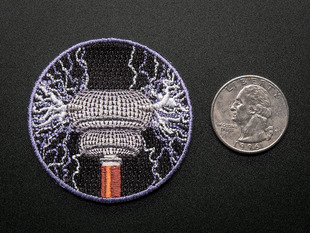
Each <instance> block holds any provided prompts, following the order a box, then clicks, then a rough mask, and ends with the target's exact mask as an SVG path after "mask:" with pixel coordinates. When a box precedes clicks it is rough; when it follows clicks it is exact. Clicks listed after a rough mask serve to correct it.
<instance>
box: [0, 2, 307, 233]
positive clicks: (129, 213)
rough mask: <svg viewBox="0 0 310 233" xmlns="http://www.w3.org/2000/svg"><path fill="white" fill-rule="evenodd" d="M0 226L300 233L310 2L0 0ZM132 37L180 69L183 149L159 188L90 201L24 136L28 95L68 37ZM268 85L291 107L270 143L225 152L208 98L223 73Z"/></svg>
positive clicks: (69, 42)
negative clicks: (187, 133)
mask: <svg viewBox="0 0 310 233" xmlns="http://www.w3.org/2000/svg"><path fill="white" fill-rule="evenodd" d="M0 10H1V11H0V31H1V43H0V48H1V56H0V64H1V66H0V67H1V77H0V80H1V85H0V95H1V97H0V100H1V128H0V132H1V134H0V135H1V144H0V146H1V148H0V152H1V163H0V174H1V176H0V182H1V191H0V195H1V196H0V200H1V202H0V203H1V212H0V220H1V221H0V231H1V232H310V221H309V220H310V210H309V208H310V168H309V167H310V156H309V152H310V150H309V149H310V146H309V127H310V124H309V116H310V114H309V110H310V103H309V101H310V99H309V97H310V93H309V88H310V85H309V84H310V81H309V78H310V77H309V76H310V26H309V25H310V14H309V13H310V2H309V1H308V0H304V1H301V0H300V1H299V0H295V1H289V0H282V1H269V0H268V1H267V0H261V1H254V0H250V1H236V0H233V1H224V0H203V1H141V2H140V1H77V0H76V1H62V2H60V1H9V0H2V1H1V3H0ZM107 37H116V38H122V39H130V40H133V41H136V42H139V43H141V44H144V45H146V46H148V47H149V48H151V49H153V50H155V51H157V52H158V53H160V54H161V55H162V56H164V57H165V58H166V59H167V60H169V61H171V62H172V65H173V66H174V67H175V68H176V69H177V70H178V72H179V73H180V75H181V77H182V78H183V80H184V82H185V84H186V86H187V88H188V91H189V93H190V98H191V101H192V106H193V114H194V124H193V133H192V140H191V144H190V147H189V149H188V153H187V156H186V157H185V159H184V161H183V163H182V165H181V167H180V169H179V170H178V171H177V172H176V173H175V174H174V175H173V176H172V178H171V179H170V180H169V181H168V182H166V183H165V184H164V185H163V186H162V187H161V188H160V189H158V190H156V191H155V192H153V193H151V194H150V195H147V196H144V197H142V198H139V199H136V200H134V201H130V202H127V203H121V204H99V203H95V202H91V201H88V200H84V199H82V198H80V197H77V196H75V195H73V194H71V193H70V192H68V191H66V190H64V189H62V188H61V187H60V186H59V185H57V184H55V181H54V180H53V179H52V178H50V177H49V175H48V174H47V173H46V171H44V169H43V167H42V165H41V164H40V163H39V161H38V159H37V158H36V156H35V153H34V151H33V148H32V145H31V142H30V138H29V136H28V126H27V119H28V112H27V107H28V104H29V98H30V94H31V91H32V88H33V86H34V83H35V81H36V80H37V79H38V77H39V75H40V73H41V72H42V71H43V69H44V68H45V67H46V66H47V65H48V64H49V62H51V61H52V60H53V59H54V58H55V57H56V56H57V55H58V54H59V53H61V52H62V51H64V50H65V49H67V48H69V47H71V46H72V45H74V44H76V43H79V42H82V41H86V40H90V39H97V38H107ZM245 74H256V75H261V76H263V77H266V78H268V79H270V80H271V81H273V82H274V83H276V84H277V85H278V86H279V87H280V88H281V89H282V91H283V93H284V94H285V96H286V98H287V100H288V104H289V107H290V120H289V126H288V129H287V131H286V133H285V135H284V137H283V138H282V139H281V141H280V142H279V143H278V144H277V145H276V146H275V147H273V148H272V149H270V150H268V151H266V152H264V153H261V154H259V155H255V156H246V155H241V154H239V153H236V152H233V151H232V150H230V149H228V148H227V147H226V146H224V145H223V144H222V143H221V142H220V141H219V140H218V139H217V137H216V135H215V134H214V132H213V129H212V126H211V119H210V108H211V103H212V100H213V98H214V96H215V94H216V92H217V91H218V90H219V88H220V87H221V86H222V85H223V84H224V83H225V82H227V81H229V80H230V79H232V78H234V77H236V76H240V75H245Z"/></svg>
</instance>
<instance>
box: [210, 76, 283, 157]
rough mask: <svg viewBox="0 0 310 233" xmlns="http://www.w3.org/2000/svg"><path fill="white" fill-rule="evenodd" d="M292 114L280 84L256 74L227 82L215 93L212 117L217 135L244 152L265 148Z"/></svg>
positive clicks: (236, 149)
mask: <svg viewBox="0 0 310 233" xmlns="http://www.w3.org/2000/svg"><path fill="white" fill-rule="evenodd" d="M288 117H289V109H288V104H287V101H286V98H285V96H284V94H283V93H282V91H281V90H280V89H279V87H278V86H277V85H275V84H274V83H273V82H271V81H270V80H268V79H266V78H263V77H260V76H257V75H244V76H240V77H237V78H234V79H232V80H230V81H229V82H227V83H226V84H225V85H224V86H223V87H222V88H221V89H220V90H219V91H218V93H217V94H216V96H215V98H214V100H213V103H212V109H211V120H212V125H213V128H214V130H215V133H216V135H217V136H218V137H219V139H220V140H221V141H222V142H223V143H224V144H225V145H226V146H228V147H229V148H231V149H233V150H235V151H238V152H242V153H257V152H261V151H265V150H267V149H269V148H270V147H272V146H273V145H274V144H276V143H277V142H278V141H279V139H280V138H281V137H282V135H283V134H284V132H285V130H286V128H287V124H288Z"/></svg>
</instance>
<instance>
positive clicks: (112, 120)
mask: <svg viewBox="0 0 310 233" xmlns="http://www.w3.org/2000/svg"><path fill="white" fill-rule="evenodd" d="M191 125H192V112H191V105H190V100H189V96H188V92H187V90H186V87H185V85H184V83H183V81H182V79H181V77H180V76H179V74H178V72H177V71H176V70H175V69H174V68H173V67H172V66H171V64H169V63H168V62H167V61H166V60H165V59H164V58H163V57H162V56H160V55H159V54H158V53H156V52H154V51H152V50H150V49H149V48H147V47H145V46H143V45H140V44H138V43H134V42H131V41H127V40H119V39H100V40H91V41H87V42H83V43H80V44H77V45H75V46H73V47H71V48H70V49H68V50H66V51H65V52H63V53H61V54H60V55H59V56H58V57H57V58H55V59H54V60H53V61H52V62H51V63H50V64H49V66H48V67H47V68H46V69H45V70H44V71H43V72H42V74H41V76H40V78H39V80H38V81H37V83H36V85H35V87H34V89H33V92H32V95H31V101H30V106H29V131H30V136H31V140H32V143H33V146H34V148H35V151H36V154H37V156H38V158H39V160H40V161H41V163H42V164H43V165H44V167H45V169H46V170H47V171H48V173H49V174H50V175H51V176H52V177H53V178H54V179H55V180H56V181H57V182H58V183H59V184H60V185H61V186H62V187H64V188H66V189H67V190H69V191H71V192H73V193H74V194H77V195H79V196H81V197H84V198H87V199H90V200H94V201H99V202H118V201H125V200H130V199H133V198H137V197H139V196H142V195H145V194H147V193H149V192H150V191H152V190H154V189H156V188H157V187H158V186H160V185H161V184H162V183H164V182H165V181H166V180H167V179H168V178H169V177H170V176H171V175H172V173H173V172H174V171H175V170H176V169H177V167H178V166H179V165H180V162H181V161H182V159H183V157H184V155H185V152H186V149H187V147H188V144H189V140H190V134H191Z"/></svg>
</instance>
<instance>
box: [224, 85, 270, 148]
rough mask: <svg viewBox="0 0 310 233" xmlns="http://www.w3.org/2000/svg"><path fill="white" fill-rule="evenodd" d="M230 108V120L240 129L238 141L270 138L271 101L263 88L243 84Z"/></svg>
mask: <svg viewBox="0 0 310 233" xmlns="http://www.w3.org/2000/svg"><path fill="white" fill-rule="evenodd" d="M230 110H231V111H232V113H233V116H232V120H233V121H234V122H236V124H237V125H238V126H239V128H240V131H241V135H240V138H239V139H238V141H240V142H249V143H257V142H262V141H265V140H267V141H268V140H270V139H271V137H272V135H273V126H272V125H271V122H270V117H271V113H272V111H271V102H270V99H269V94H268V92H267V91H266V90H265V89H264V88H262V87H261V86H258V85H253V84H252V85H248V86H245V87H244V88H243V89H242V90H241V91H240V92H239V93H238V95H237V97H236V99H235V101H234V102H233V104H232V106H231V108H230Z"/></svg>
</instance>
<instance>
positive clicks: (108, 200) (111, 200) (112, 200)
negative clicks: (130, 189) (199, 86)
mask: <svg viewBox="0 0 310 233" xmlns="http://www.w3.org/2000/svg"><path fill="white" fill-rule="evenodd" d="M100 42H119V43H126V44H129V45H132V46H138V47H141V48H143V49H145V50H147V51H148V52H150V53H151V54H153V55H154V56H156V57H158V58H160V59H161V60H162V61H163V62H164V63H165V64H166V65H168V66H169V68H170V69H171V70H172V71H173V72H174V73H175V74H176V76H177V77H178V78H179V80H180V82H181V84H182V87H183V89H184V91H185V93H186V98H187V101H188V106H189V112H190V121H189V131H188V140H187V142H186V145H185V147H184V150H183V153H182V155H181V157H180V159H179V161H178V162H177V164H176V165H175V166H174V168H173V169H172V170H171V171H170V172H169V173H168V174H167V175H166V176H165V178H163V179H162V180H161V181H159V182H158V183H157V184H156V185H154V186H150V187H149V188H148V189H145V190H143V191H141V192H139V193H135V194H132V195H129V196H124V197H119V198H101V197H96V196H93V195H89V194H85V193H82V192H80V191H78V190H76V189H74V188H72V187H71V186H69V185H67V184H66V183H64V182H63V181H62V180H60V179H59V178H58V177H57V176H55V175H54V173H53V172H52V171H51V170H50V169H49V168H48V167H47V165H46V164H45V162H44V161H43V160H42V158H41V156H40V153H39V151H38V149H37V146H36V144H35V141H34V137H33V133H32V127H31V125H32V117H31V111H32V105H33V99H34V94H35V92H36V90H37V87H38V84H39V82H40V81H41V79H42V78H43V77H44V75H45V74H46V73H47V71H48V70H49V69H50V67H51V66H52V65H53V64H54V63H55V62H56V61H57V60H59V59H60V58H61V57H63V56H64V55H65V54H66V53H68V52H70V51H72V50H74V49H76V48H79V47H82V46H86V45H90V44H93V43H100ZM28 114H29V119H28V128H29V134H30V137H31V142H32V146H33V147H34V150H35V153H36V155H37V157H38V159H39V161H40V162H41V164H42V165H43V167H44V169H45V170H46V171H47V172H48V174H49V175H50V176H51V177H52V178H53V179H55V180H56V181H57V183H58V184H59V185H60V186H61V187H62V188H64V189H66V190H68V191H70V192H71V193H73V194H75V195H77V196H79V197H82V198H85V199H88V200H91V201H96V202H100V203H117V202H125V201H130V200H133V199H136V198H138V197H141V196H144V195H147V194H149V193H150V192H152V191H154V190H155V189H157V188H158V187H160V186H161V185H162V184H163V183H165V182H166V181H167V180H168V179H169V178H170V177H171V176H172V174H173V173H174V172H175V171H176V170H177V169H178V168H179V167H180V164H181V163H182V160H183V159H184V157H185V154H186V152H187V149H188V146H189V143H190V140H191V134H192V122H193V114H192V105H191V102H190V98H189V94H188V90H187V88H186V86H185V85H184V82H183V80H182V78H181V76H180V75H179V73H178V72H177V71H176V69H175V68H174V67H173V66H172V65H171V64H170V62H168V61H167V60H166V59H165V58H163V57H162V56H161V55H160V54H158V53H157V52H155V51H153V50H152V49H150V48H148V47H146V46H145V45H141V44H139V43H137V42H133V41H131V40H123V39H117V38H102V39H95V40H88V41H84V42H81V43H78V44H76V45H74V46H72V47H70V48H69V49H67V50H65V51H64V52H62V53H61V54H59V55H58V56H57V57H56V58H55V59H54V60H53V61H52V62H50V64H49V65H48V66H47V67H46V68H45V69H44V70H43V72H42V73H41V75H40V77H39V79H38V80H37V82H36V84H35V86H34V88H33V90H32V94H31V99H30V104H29V106H28Z"/></svg>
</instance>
